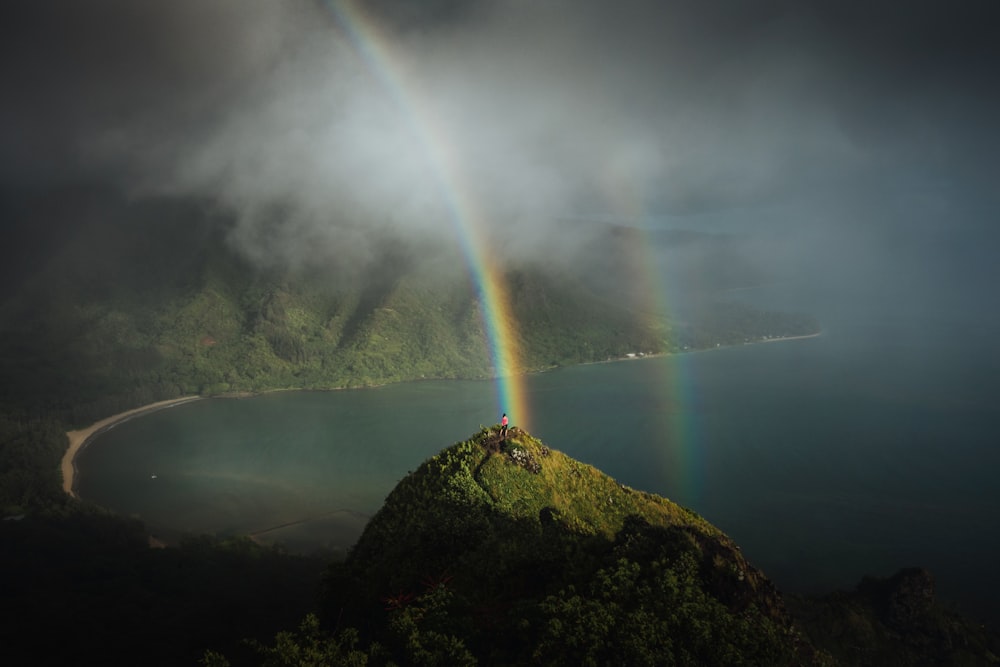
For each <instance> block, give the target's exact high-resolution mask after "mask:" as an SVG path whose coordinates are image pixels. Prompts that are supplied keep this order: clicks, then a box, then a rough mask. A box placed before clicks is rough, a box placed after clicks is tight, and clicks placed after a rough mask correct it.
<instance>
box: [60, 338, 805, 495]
mask: <svg viewBox="0 0 1000 667" xmlns="http://www.w3.org/2000/svg"><path fill="white" fill-rule="evenodd" d="M822 333H823V332H822V331H817V332H816V333H811V334H801V335H795V336H777V337H774V338H766V339H756V340H752V341H747V342H746V343H742V345H748V344H749V345H752V344H755V343H777V342H781V341H789V340H800V339H804V338H816V337H818V336H821V335H822ZM739 345H741V343H736V344H732V345H726V346H723V347H737V346H739ZM715 349H718V348H715V347H709V348H704V349H696V350H685V351H683V352H680V354H686V353H690V352H704V351H709V350H715ZM671 354H678V352H660V353H653V354H644V355H642V356H641V357H636V358H630V357H616V358H613V359H606V360H602V361H590V362H584V363H583V364H581V365H588V364H605V363H613V362H616V361H634V360H638V359H651V358H654V357H661V356H667V355H671ZM546 370H553V369H544V370H541V371H535V372H545V371H546ZM340 389H343V387H342V388H340ZM255 395H257V393H256V392H238V393H233V394H225V395H223V396H222V397H224V398H245V397H248V396H255ZM203 398H205V397H204V396H182V397H180V398H171V399H168V400H165V401H158V402H156V403H150V404H148V405H143V406H140V407H138V408H133V409H132V410H126V411H125V412H121V413H118V414H116V415H112V416H111V417H106V418H105V419H102V420H100V421H98V422H94V423H93V424H91V425H90V426H88V427H87V428H83V429H80V430H77V431H67V432H66V438H67V440H68V441H69V444H68V447H67V448H66V453H65V454H63V458H62V463H61V465H60V468H61V470H62V476H63V491H65V492H66V494H68V495H69V496H71V497H73V498H79V496H77V494H76V489H75V479H76V473H77V469H76V457H77V456H78V455H79V453H80V451H81V450H83V448H84V447H86V446H87V445H88V444H89V443H90V441H91V440H93V439H94V438H95V437H97V436H98V435H100V434H101V433H103V432H104V431H106V430H108V429H109V428H112V427H113V426H115V425H116V424H119V423H121V422H123V421H126V420H128V419H132V418H133V417H138V416H140V415H143V414H147V413H149V412H154V411H156V410H162V409H164V408H170V407H174V406H176V405H181V404H183V403H190V402H191V401H198V400H201V399H203Z"/></svg>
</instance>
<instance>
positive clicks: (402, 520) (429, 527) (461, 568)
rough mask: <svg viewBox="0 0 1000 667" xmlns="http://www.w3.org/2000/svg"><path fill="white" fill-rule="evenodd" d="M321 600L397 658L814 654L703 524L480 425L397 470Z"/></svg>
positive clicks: (617, 660) (729, 660)
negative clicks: (397, 477) (422, 654)
mask: <svg viewBox="0 0 1000 667" xmlns="http://www.w3.org/2000/svg"><path fill="white" fill-rule="evenodd" d="M325 608H326V614H327V616H328V617H329V618H336V619H339V622H340V623H341V624H354V625H355V626H356V627H363V628H368V629H369V630H370V632H371V636H370V637H369V639H372V640H376V641H379V642H382V643H383V644H384V645H385V646H387V647H389V650H390V651H393V652H394V653H393V655H395V657H396V658H397V659H399V660H401V661H403V662H408V661H412V660H413V659H415V656H416V654H415V653H413V652H414V651H416V650H417V648H418V647H422V648H421V650H430V649H428V647H429V646H437V647H438V649H441V650H444V649H445V648H448V650H449V651H451V650H455V649H456V647H464V649H465V650H467V651H468V652H469V655H471V656H473V657H474V658H475V659H476V660H478V661H480V662H482V663H483V664H526V663H529V662H533V661H539V662H541V663H543V664H604V663H606V662H608V661H610V662H612V663H614V664H773V665H780V664H802V663H803V662H805V663H812V662H816V661H819V660H820V656H818V655H817V654H816V653H815V651H814V650H813V649H812V648H811V647H810V646H809V645H808V643H807V642H805V641H804V640H803V639H802V638H801V637H800V635H799V634H798V633H797V632H796V631H795V630H794V629H793V628H792V625H791V621H790V619H789V617H788V616H787V614H786V613H785V610H784V606H783V602H782V600H781V597H780V596H779V595H778V593H777V591H776V590H775V588H774V586H773V585H772V584H771V583H770V581H769V580H768V579H767V578H766V577H765V576H764V575H763V574H762V573H761V572H760V571H758V570H757V569H756V568H754V567H753V566H752V565H751V564H749V563H748V562H747V561H746V559H744V558H743V556H742V554H741V553H740V550H739V548H738V547H737V546H736V545H735V544H734V543H733V542H732V541H731V540H730V539H729V538H727V537H726V536H725V535H724V534H722V533H721V532H720V531H719V530H718V529H716V528H715V527H713V526H712V525H711V524H709V523H708V522H706V521H705V520H704V519H702V518H701V517H699V516H697V515H696V514H694V513H693V512H691V511H689V510H686V509H684V508H682V507H680V506H678V505H676V504H674V503H671V502H670V501H668V500H666V499H664V498H661V497H658V496H655V495H652V494H649V493H643V492H640V491H636V490H633V489H630V488H628V487H625V486H622V485H620V484H618V483H617V482H615V481H614V480H613V479H611V478H610V477H608V476H606V475H604V474H603V473H601V472H600V471H598V470H596V469H594V468H593V467H591V466H588V465H585V464H582V463H580V462H578V461H574V460H573V459H571V458H569V457H567V456H565V455H564V454H562V453H560V452H558V451H555V450H550V449H548V448H547V447H545V445H543V444H542V443H541V442H540V441H538V440H536V439H535V438H533V437H531V436H530V435H529V434H527V433H524V432H523V431H519V430H514V431H513V432H512V434H511V436H510V438H509V439H508V440H507V441H506V442H502V441H500V440H499V438H498V437H497V435H496V434H495V431H494V430H492V429H483V430H482V431H481V432H480V433H478V434H477V435H476V436H474V437H473V438H472V439H470V440H468V441H465V442H462V443H458V444H456V445H454V446H452V447H450V448H448V449H446V450H444V451H442V452H441V453H440V454H438V455H437V456H435V457H433V458H431V459H429V460H428V461H426V462H425V463H424V464H423V465H421V466H420V467H419V468H418V469H417V470H416V471H414V472H413V473H411V474H410V475H408V476H407V477H406V478H405V479H403V480H402V481H401V482H400V483H399V484H398V485H397V487H396V488H395V489H394V490H393V492H392V493H391V494H390V495H389V497H388V498H387V499H386V502H385V505H384V506H383V508H382V509H381V510H380V511H379V512H378V513H377V514H376V515H375V517H373V518H372V520H371V521H370V522H369V524H368V526H367V527H366V529H365V531H364V533H363V535H362V536H361V538H360V540H359V541H358V543H357V545H356V546H355V548H354V549H353V551H352V552H351V554H350V556H349V558H348V560H347V562H346V563H344V564H342V565H338V566H335V567H334V568H333V569H332V571H331V574H330V577H329V579H328V583H327V593H326V605H325ZM406 619H408V621H407V623H406V624H404V625H405V626H406V627H407V628H408V630H407V632H406V633H403V634H402V635H401V634H400V632H399V630H400V628H401V627H402V626H401V625H400V624H401V623H402V622H403V620H406ZM445 640H447V641H445ZM434 650H437V649H434ZM431 652H432V653H433V651H431Z"/></svg>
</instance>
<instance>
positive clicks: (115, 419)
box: [60, 396, 202, 498]
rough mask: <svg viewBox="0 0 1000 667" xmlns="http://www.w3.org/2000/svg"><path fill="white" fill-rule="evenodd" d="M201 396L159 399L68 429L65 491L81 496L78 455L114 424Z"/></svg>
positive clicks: (61, 465)
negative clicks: (77, 485)
mask: <svg viewBox="0 0 1000 667" xmlns="http://www.w3.org/2000/svg"><path fill="white" fill-rule="evenodd" d="M201 398H202V397H201V396H182V397H181V398H171V399H168V400H166V401H157V402H156V403H150V404H149V405H143V406H141V407H138V408H133V409H132V410H126V411H125V412H120V413H118V414H117V415H112V416H111V417H106V418H104V419H102V420H100V421H98V422H94V423H93V424H91V425H90V426H88V427H87V428H82V429H80V430H78V431H66V439H67V440H68V441H69V444H68V446H67V448H66V453H65V454H63V457H62V463H61V464H60V469H61V470H62V476H63V491H65V492H66V493H67V494H68V495H69V496H71V497H73V498H79V496H77V495H76V489H75V488H74V487H75V478H76V472H77V470H76V457H77V455H78V454H79V453H80V451H81V450H82V449H83V448H84V447H86V446H87V445H88V444H89V443H90V441H91V440H93V439H94V438H95V437H97V436H98V435H100V434H101V433H103V432H104V431H107V430H108V429H109V428H111V427H112V426H114V425H116V424H120V423H121V422H123V421H125V420H127V419H132V418H133V417H137V416H139V415H143V414H146V413H149V412H154V411H156V410H162V409H163V408H170V407H173V406H175V405H180V404H182V403H190V402H191V401H197V400H200V399H201Z"/></svg>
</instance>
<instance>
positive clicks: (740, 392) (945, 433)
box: [77, 286, 1000, 623]
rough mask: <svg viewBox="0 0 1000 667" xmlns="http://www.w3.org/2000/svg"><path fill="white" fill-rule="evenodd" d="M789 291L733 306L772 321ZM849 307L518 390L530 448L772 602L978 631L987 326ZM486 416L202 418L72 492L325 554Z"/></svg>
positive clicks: (458, 407)
mask: <svg viewBox="0 0 1000 667" xmlns="http://www.w3.org/2000/svg"><path fill="white" fill-rule="evenodd" d="M788 292H789V291H788V290H783V289H782V288H781V286H778V287H773V286H772V287H770V288H767V289H760V290H746V291H743V292H742V293H740V294H739V295H735V296H736V298H740V299H742V300H745V301H748V302H752V303H755V305H762V306H765V307H766V306H767V305H768V304H771V303H776V302H780V303H781V304H782V305H785V306H787V304H788V303H789V302H790V301H794V300H795V299H796V298H798V297H796V295H793V294H790V293H788ZM799 296H801V295H799ZM807 305H808V306H810V307H812V309H813V310H815V307H816V305H817V303H816V302H811V303H809V304H807ZM856 306H857V304H854V305H852V307H851V308H849V309H845V310H843V311H838V309H837V308H836V307H833V306H828V307H825V308H822V309H821V310H822V312H821V313H820V318H821V320H822V321H823V328H824V331H823V334H822V335H821V336H819V337H816V338H807V339H800V340H788V341H781V342H775V343H766V344H753V345H744V346H738V347H730V348H720V349H716V350H709V351H702V352H694V353H687V354H681V355H673V356H663V357H650V358H645V359H635V360H627V361H619V362H612V363H603V364H593V365H584V366H577V367H571V368H564V369H559V370H556V371H552V372H547V373H541V374H537V375H533V376H531V377H530V378H528V382H527V385H528V392H529V396H528V403H529V404H530V405H531V409H532V414H531V416H530V417H531V420H530V421H531V423H530V430H531V432H532V434H533V435H535V436H536V437H539V438H541V439H542V440H543V441H545V443H546V444H548V445H549V446H550V447H553V448H555V449H559V450H561V451H563V452H565V453H567V454H568V455H570V456H572V457H574V458H577V459H579V460H581V461H583V462H585V463H589V464H592V465H594V466H596V467H598V468H599V469H601V470H602V471H604V472H606V473H607V474H609V475H611V476H612V477H614V478H616V479H617V480H618V481H619V482H621V483H623V484H626V485H628V486H631V487H634V488H637V489H642V490H645V491H650V492H653V493H657V494H660V495H663V496H666V497H667V498H670V499H671V500H673V501H675V502H678V503H680V504H682V505H685V506H687V507H690V508H691V509H693V510H695V511H697V512H698V513H700V514H702V515H703V516H704V517H705V518H707V519H708V520H709V521H710V522H712V523H713V524H715V525H716V526H718V527H719V528H721V529H722V530H723V531H725V532H726V533H727V534H729V535H730V536H731V537H732V538H733V539H735V540H736V542H737V543H738V544H740V545H741V547H742V549H743V553H744V554H745V555H746V556H747V557H748V558H749V559H750V561H751V562H752V563H754V564H755V565H757V566H758V567H760V568H761V569H762V570H763V571H764V572H765V573H766V574H767V575H768V576H770V577H771V578H772V579H773V580H774V581H775V582H776V584H777V585H778V587H779V588H780V589H782V590H786V591H795V592H821V591H829V590H833V589H837V588H840V589H845V588H851V587H853V586H854V585H855V584H856V583H857V582H858V581H859V579H860V578H861V577H862V576H863V575H865V574H873V575H877V576H888V575H890V574H892V573H893V572H895V571H896V570H897V569H898V568H900V567H904V566H911V565H920V566H924V567H927V568H928V569H930V570H931V572H932V573H933V574H934V575H935V579H936V581H937V585H938V593H939V596H940V597H941V598H942V599H945V600H949V601H952V602H954V603H955V604H956V606H957V607H958V608H959V609H960V610H962V611H965V612H967V613H971V614H973V615H975V616H978V617H979V618H983V619H985V620H988V621H990V622H993V623H996V622H997V621H998V620H1000V611H998V605H997V603H996V602H995V599H994V597H995V594H996V593H997V592H1000V571H998V568H997V565H996V563H997V559H998V555H1000V530H998V529H1000V484H998V483H997V479H996V478H997V473H998V471H1000V446H998V439H997V437H996V431H995V429H994V421H995V420H994V417H995V416H996V415H997V410H996V408H995V402H994V400H993V398H992V397H991V391H992V389H993V386H994V385H995V382H996V378H997V377H998V372H1000V364H998V361H997V359H998V357H997V355H996V353H995V352H993V345H994V334H995V332H996V328H995V326H993V325H990V326H983V325H982V320H981V319H979V318H969V319H962V318H960V317H956V316H954V314H948V313H945V314H941V313H940V312H937V313H936V314H935V315H934V316H927V314H926V313H924V314H922V315H921V316H920V317H916V318H914V317H913V316H912V312H911V313H910V314H907V313H905V312H902V311H900V310H899V309H894V308H885V307H872V308H870V309H868V310H867V311H866V310H864V309H861V310H859V309H858V308H857V307H856ZM511 417H512V423H513V424H514V425H518V424H519V422H518V417H519V416H518V415H511ZM499 418H500V415H499V414H498V413H497V406H496V398H495V392H494V385H493V383H492V382H489V381H425V382H412V383H405V384H398V385H392V386H386V387H381V388H375V389H365V390H351V391H335V392H288V393H273V394H267V395H262V396H256V397H252V398H245V399H210V400H202V401H197V402H193V403H188V404H184V405H180V406H177V407H174V408H170V409H166V410H161V411H158V412H155V413H151V414H147V415H144V416H142V417H139V418H135V419H132V420H129V421H127V422H124V423H121V424H119V425H117V426H115V427H114V428H113V429H111V430H110V431H108V432H106V433H104V434H102V435H101V436H100V437H99V438H98V439H96V440H95V441H94V442H93V443H92V444H90V445H89V446H88V447H87V448H86V449H85V450H84V451H83V452H82V453H81V455H80V456H79V458H78V467H79V471H80V477H79V481H78V486H77V489H78V491H79V493H80V495H81V496H82V497H84V498H86V499H88V500H91V501H94V502H97V503H99V504H101V505H104V506H107V507H109V508H112V509H114V510H117V511H119V512H121V513H124V514H128V515H135V516H138V517H141V518H142V519H143V520H144V521H145V522H146V523H147V524H148V525H149V526H150V528H151V530H152V531H153V532H154V533H156V534H157V536H159V537H161V538H162V539H165V540H168V541H169V540H174V539H177V538H178V537H180V536H181V535H183V534H198V533H209V534H214V535H220V536H225V535H246V534H251V535H254V536H255V538H256V539H259V540H261V541H264V542H281V543H283V544H284V545H286V547H287V548H289V549H290V550H295V551H310V550H314V549H319V548H323V549H327V550H331V551H333V552H335V553H336V552H343V551H345V550H346V549H348V548H349V547H350V545H351V544H353V542H354V541H355V540H356V539H357V537H358V535H360V532H361V530H362V529H363V527H364V524H365V522H366V521H367V520H368V518H370V517H371V516H372V515H373V514H374V513H375V512H376V511H377V510H378V508H379V507H380V506H381V504H382V502H383V500H384V499H385V497H386V495H387V494H388V493H389V492H390V491H391V490H392V488H393V487H394V485H395V484H396V483H397V482H398V481H399V480H400V479H401V478H402V477H403V476H405V475H406V474H407V472H408V471H410V470H413V469H415V468H416V467H417V466H419V465H420V463H421V462H422V461H424V460H425V459H426V458H428V457H430V456H432V455H433V454H435V453H437V452H438V451H439V450H441V449H442V448H444V447H447V446H448V445H451V444H453V443H455V442H457V441H460V440H463V439H466V438H468V437H469V436H471V435H472V434H474V433H475V432H476V431H477V430H478V429H479V427H480V426H481V425H490V424H494V423H496V422H498V421H499Z"/></svg>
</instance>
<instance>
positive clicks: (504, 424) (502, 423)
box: [500, 412, 507, 440]
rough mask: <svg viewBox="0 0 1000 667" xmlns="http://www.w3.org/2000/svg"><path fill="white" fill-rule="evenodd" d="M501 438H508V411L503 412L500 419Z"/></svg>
mask: <svg viewBox="0 0 1000 667" xmlns="http://www.w3.org/2000/svg"><path fill="white" fill-rule="evenodd" d="M500 439H501V440H506V439H507V413H506V412H505V413H503V417H502V418H501V419H500Z"/></svg>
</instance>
